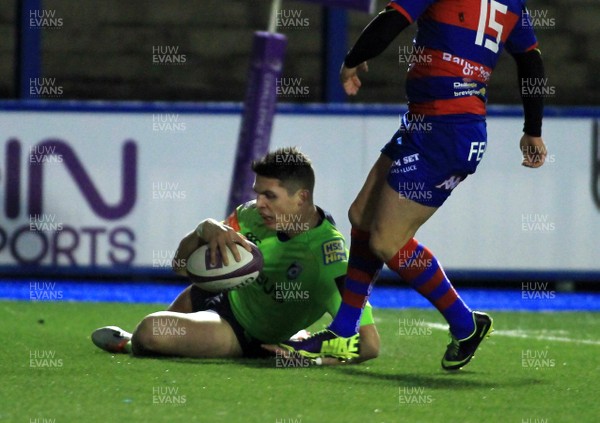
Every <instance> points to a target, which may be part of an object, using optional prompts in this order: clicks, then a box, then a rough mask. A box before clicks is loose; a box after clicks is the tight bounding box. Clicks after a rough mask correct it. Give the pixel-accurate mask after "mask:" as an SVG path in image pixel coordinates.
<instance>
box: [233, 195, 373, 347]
mask: <svg viewBox="0 0 600 423" xmlns="http://www.w3.org/2000/svg"><path fill="white" fill-rule="evenodd" d="M318 210H319V213H320V214H321V216H322V217H323V219H322V223H321V224H320V225H318V226H316V227H314V228H312V229H310V230H308V231H305V232H302V233H300V234H299V235H297V236H295V237H293V238H288V237H287V236H285V234H282V233H278V232H276V231H275V230H273V229H270V228H268V227H266V226H265V225H264V223H263V220H262V218H261V217H260V215H259V213H258V210H257V209H256V206H255V202H254V201H251V202H248V203H246V204H243V205H241V206H238V208H237V209H236V211H235V212H234V213H232V214H231V216H229V218H228V219H227V220H226V223H227V224H228V225H229V226H231V227H232V228H234V229H235V230H236V231H238V232H240V233H241V234H243V235H244V236H245V237H246V238H248V240H250V241H252V242H253V243H255V244H256V245H257V246H258V248H259V249H260V251H261V252H262V254H263V257H264V266H263V270H262V272H261V273H260V275H259V277H258V278H257V280H256V282H254V283H252V284H250V285H248V286H245V287H243V288H240V289H237V290H234V291H230V292H229V293H228V295H229V300H230V302H231V308H232V310H233V314H234V315H235V317H236V319H237V320H238V322H239V323H240V324H241V325H242V326H243V327H244V329H246V331H247V332H248V334H250V335H251V336H253V337H254V338H257V339H259V340H261V341H263V342H267V343H277V342H281V341H285V340H287V339H289V337H290V336H292V335H294V334H295V333H296V332H298V331H299V330H301V329H305V328H307V327H308V326H310V325H311V324H313V323H314V322H315V321H317V320H318V319H319V318H321V316H323V314H325V313H326V312H327V313H329V314H330V315H331V316H334V315H335V314H336V313H337V310H338V308H339V306H340V304H341V301H342V299H341V295H340V292H339V290H338V287H337V285H336V279H337V278H341V279H342V280H343V277H344V276H345V275H346V267H347V264H348V261H347V260H348V254H347V250H346V245H345V242H344V237H343V236H342V234H341V233H340V232H339V231H338V230H337V228H336V227H335V226H334V222H333V219H332V218H331V216H329V215H328V214H326V213H324V212H323V210H321V209H318ZM372 323H373V314H372V309H371V306H370V305H368V304H367V306H366V307H365V311H364V312H363V316H362V319H361V325H367V324H372Z"/></svg>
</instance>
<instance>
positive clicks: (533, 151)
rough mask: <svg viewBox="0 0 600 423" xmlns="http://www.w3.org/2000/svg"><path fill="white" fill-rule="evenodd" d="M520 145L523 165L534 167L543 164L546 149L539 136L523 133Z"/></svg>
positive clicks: (546, 152)
mask: <svg viewBox="0 0 600 423" xmlns="http://www.w3.org/2000/svg"><path fill="white" fill-rule="evenodd" d="M520 146H521V153H522V154H523V162H522V163H521V164H522V165H523V166H525V167H532V168H536V167H540V166H541V165H543V164H544V161H545V160H546V155H547V154H548V150H546V145H545V144H544V140H542V138H541V137H532V136H531V135H527V134H523V136H522V137H521V142H520Z"/></svg>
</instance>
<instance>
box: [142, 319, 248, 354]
mask: <svg viewBox="0 0 600 423" xmlns="http://www.w3.org/2000/svg"><path fill="white" fill-rule="evenodd" d="M132 347H133V353H134V354H135V355H167V356H177V357H205V358H210V357H215V358H216V357H241V356H242V354H243V352H242V348H241V346H240V344H239V342H238V339H237V337H236V334H235V332H234V331H233V329H232V327H231V325H230V324H229V323H228V322H227V321H226V320H224V319H223V318H222V317H221V316H219V315H218V314H217V313H215V312H212V311H198V312H195V313H177V312H171V311H159V312H157V313H152V314H150V315H148V316H146V317H145V318H144V319H143V320H142V321H141V322H140V324H139V325H138V326H137V328H136V329H135V331H134V333H133V338H132Z"/></svg>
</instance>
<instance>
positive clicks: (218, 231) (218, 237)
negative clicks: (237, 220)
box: [202, 219, 252, 266]
mask: <svg viewBox="0 0 600 423" xmlns="http://www.w3.org/2000/svg"><path fill="white" fill-rule="evenodd" d="M202 239H204V240H205V241H206V242H208V246H209V247H210V263H211V264H212V265H215V263H216V262H217V249H218V250H219V251H220V252H221V257H222V258H223V264H225V266H228V265H229V259H228V257H227V256H228V255H227V252H226V251H225V249H226V248H229V249H230V250H231V253H232V254H233V257H234V258H235V261H237V262H239V261H240V260H241V256H240V253H239V251H238V245H240V246H241V247H242V248H244V249H245V250H247V251H248V252H251V251H252V250H251V248H250V245H249V244H248V242H246V238H245V237H244V236H243V235H242V234H240V233H237V232H236V231H235V230H234V229H233V228H232V227H230V226H227V225H225V224H224V223H221V222H218V221H216V220H214V219H207V220H205V221H204V222H203V223H202Z"/></svg>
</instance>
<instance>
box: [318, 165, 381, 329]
mask: <svg viewBox="0 0 600 423" xmlns="http://www.w3.org/2000/svg"><path fill="white" fill-rule="evenodd" d="M391 164H392V160H391V159H390V158H389V157H387V156H386V155H383V154H382V155H380V156H379V158H378V159H377V161H376V162H375V164H374V165H373V167H372V168H371V171H370V172H369V175H368V176H367V180H366V181H365V183H364V185H363V187H362V189H361V190H360V192H359V193H358V196H357V197H356V199H355V200H354V202H353V203H352V205H351V206H350V210H349V211H348V217H349V218H350V223H351V224H352V230H351V235H350V256H349V258H348V271H347V274H346V280H345V283H344V291H343V292H342V304H341V306H340V309H339V310H338V312H337V314H336V316H335V318H334V319H333V322H331V324H330V325H329V329H330V330H331V331H332V332H334V333H335V334H337V335H339V336H341V337H346V338H347V337H351V336H353V335H354V334H356V333H357V331H358V322H359V321H360V316H361V314H362V310H363V308H364V305H365V303H366V300H367V298H368V296H369V294H370V292H371V289H372V286H373V284H374V282H375V279H376V278H377V274H378V273H379V271H380V270H381V267H382V266H383V262H382V261H381V260H380V259H379V258H378V257H376V256H375V255H374V254H373V253H372V252H371V250H370V248H369V240H370V232H369V228H370V226H371V222H372V220H373V216H374V212H375V207H376V204H377V201H378V198H379V195H380V191H381V189H382V187H383V186H384V184H385V178H386V175H387V173H388V171H389V169H390V166H391Z"/></svg>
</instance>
